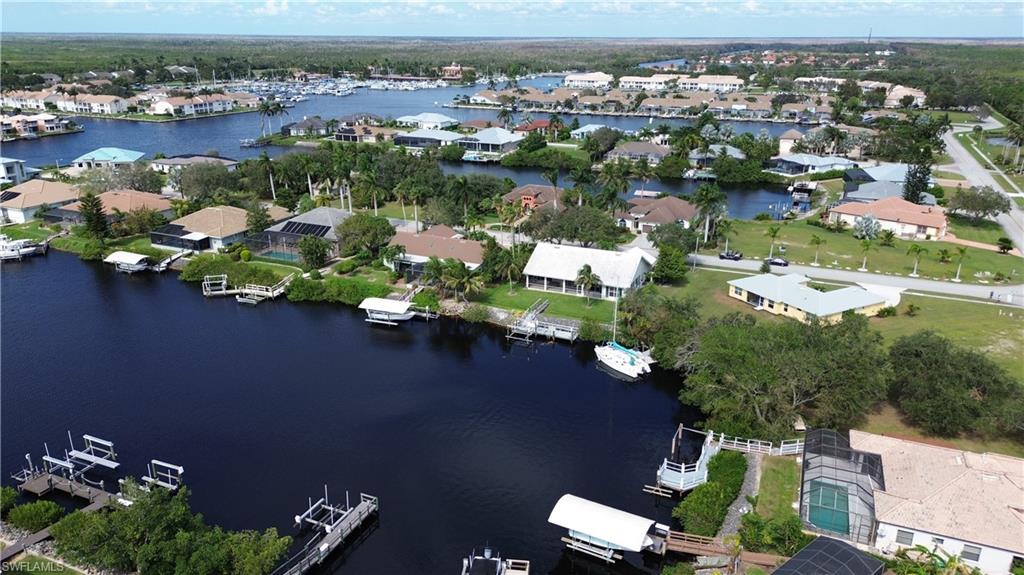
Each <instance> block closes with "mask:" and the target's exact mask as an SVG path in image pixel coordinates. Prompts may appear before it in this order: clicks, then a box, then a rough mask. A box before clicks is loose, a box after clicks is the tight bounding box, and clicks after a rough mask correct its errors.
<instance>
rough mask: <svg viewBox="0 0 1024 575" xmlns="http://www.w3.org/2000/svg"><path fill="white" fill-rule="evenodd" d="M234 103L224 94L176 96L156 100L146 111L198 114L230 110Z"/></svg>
mask: <svg viewBox="0 0 1024 575" xmlns="http://www.w3.org/2000/svg"><path fill="white" fill-rule="evenodd" d="M234 105H235V103H234V100H232V99H231V98H229V97H228V96H225V95H224V94H210V95H209V96H193V97H185V96H174V97H171V98H163V99H159V100H155V101H154V102H153V103H152V104H150V106H149V109H148V110H146V111H147V112H148V113H150V114H154V115H164V116H195V115H198V114H214V113H218V112H230V111H231V110H232V109H233V108H234Z"/></svg>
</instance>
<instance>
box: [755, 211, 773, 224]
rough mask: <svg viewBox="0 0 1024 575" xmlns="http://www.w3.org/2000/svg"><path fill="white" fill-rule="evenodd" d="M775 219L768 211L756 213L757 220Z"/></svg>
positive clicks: (768, 220)
mask: <svg viewBox="0 0 1024 575" xmlns="http://www.w3.org/2000/svg"><path fill="white" fill-rule="evenodd" d="M773 219H774V218H772V215H771V214H769V213H768V212H760V213H758V214H755V215H754V221H755V222H770V221H772V220H773Z"/></svg>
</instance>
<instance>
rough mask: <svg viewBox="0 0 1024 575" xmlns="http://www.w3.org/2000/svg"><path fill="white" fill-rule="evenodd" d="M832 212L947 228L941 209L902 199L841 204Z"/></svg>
mask: <svg viewBox="0 0 1024 575" xmlns="http://www.w3.org/2000/svg"><path fill="white" fill-rule="evenodd" d="M830 211H831V212H835V213H837V214H846V215H850V216H864V215H867V214H871V215H873V216H875V217H876V218H878V219H880V220H885V221H887V222H905V223H908V224H914V225H917V226H928V227H931V228H938V229H941V228H943V227H945V226H946V214H944V213H942V211H941V210H940V209H939V208H933V207H931V206H921V205H918V204H915V203H913V202H908V201H907V200H904V199H903V198H902V197H889V198H882V199H880V200H875V201H873V202H869V203H866V204H862V203H859V202H849V203H846V204H840V205H838V206H836V207H834V208H832V209H831V210H830Z"/></svg>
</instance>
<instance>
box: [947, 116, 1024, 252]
mask: <svg viewBox="0 0 1024 575" xmlns="http://www.w3.org/2000/svg"><path fill="white" fill-rule="evenodd" d="M967 131H969V128H966V127H959V126H958V127H955V128H953V130H951V131H948V132H946V133H945V134H943V135H942V140H943V141H944V142H946V152H947V153H948V154H949V157H950V158H952V159H953V162H954V163H955V164H956V166H957V168H959V169H960V173H961V174H963V175H964V177H965V178H967V181H968V182H969V183H970V185H972V186H990V187H992V188H993V189H996V190H1000V191H1002V192H1003V193H1007V192H1011V193H1012V192H1013V191H1014V190H1004V189H1003V187H1002V186H1000V185H999V183H998V182H996V179H995V178H993V177H992V174H991V173H989V171H988V170H986V169H985V167H984V166H982V165H981V164H980V163H979V162H978V160H976V159H974V156H972V155H971V153H970V152H968V151H967V149H966V148H964V147H963V146H962V145H961V144H960V141H959V140H957V139H956V138H955V137H953V134H954V133H961V132H967ZM996 220H997V221H998V222H999V225H1001V226H1003V229H1004V230H1006V233H1007V234H1009V237H1010V239H1012V240H1013V243H1014V244H1016V245H1017V246H1024V211H1022V210H1021V209H1020V207H1019V206H1018V205H1017V203H1016V202H1013V201H1011V202H1010V213H1008V214H1001V215H1000V216H999V217H998V218H996Z"/></svg>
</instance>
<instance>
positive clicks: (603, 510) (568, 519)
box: [548, 494, 669, 563]
mask: <svg viewBox="0 0 1024 575" xmlns="http://www.w3.org/2000/svg"><path fill="white" fill-rule="evenodd" d="M548 522H549V523H552V524H554V525H558V526H559V527H564V528H565V529H568V530H569V536H568V537H563V538H562V541H563V542H564V543H565V545H566V547H568V548H569V549H573V550H576V551H580V552H581V553H586V554H587V555H592V556H594V557H597V558H598V559H602V560H604V561H607V562H608V563H614V562H615V561H616V560H617V559H622V554H621V553H619V552H620V551H633V552H640V551H650V552H652V553H657V554H659V555H664V554H665V540H666V539H667V537H668V535H669V527H668V525H662V524H660V523H657V522H655V521H654V520H653V519H648V518H646V517H641V516H639V515H634V514H632V513H627V512H626V511H620V510H618V509H615V508H613V507H608V506H607V505H602V504H600V503H595V502H593V501H590V500H588V499H583V498H582V497H577V496H575V495H571V494H566V495H563V496H562V497H561V498H560V499H559V500H558V502H557V503H555V507H554V509H552V510H551V515H550V516H548Z"/></svg>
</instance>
